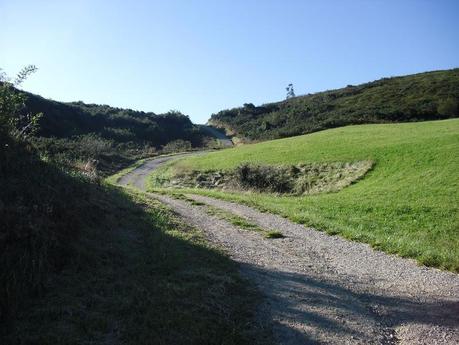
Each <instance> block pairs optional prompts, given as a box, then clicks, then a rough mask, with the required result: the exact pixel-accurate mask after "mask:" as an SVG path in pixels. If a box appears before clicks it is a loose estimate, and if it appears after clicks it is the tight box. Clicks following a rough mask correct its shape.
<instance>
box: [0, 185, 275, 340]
mask: <svg viewBox="0 0 459 345" xmlns="http://www.w3.org/2000/svg"><path fill="white" fill-rule="evenodd" d="M91 198H92V200H90V201H91V203H93V204H94V205H97V214H98V216H99V218H98V219H86V218H85V215H82V217H83V220H82V223H83V228H82V229H81V233H80V235H79V236H78V239H76V240H75V243H73V245H72V246H73V247H74V250H73V251H72V252H69V256H70V255H71V257H69V258H68V264H66V265H65V266H64V267H63V268H62V269H60V270H59V271H57V272H54V273H52V274H50V275H49V276H48V278H47V280H46V283H45V286H44V289H43V293H42V294H41V295H40V296H39V298H37V296H35V297H28V298H25V299H24V303H23V305H22V307H21V309H20V310H19V311H18V314H17V320H16V322H15V323H14V324H12V325H13V326H12V327H11V329H10V330H9V332H8V334H6V335H5V334H4V335H3V336H0V343H2V344H82V343H91V344H108V343H110V344H112V343H122V344H269V343H270V338H271V334H270V328H269V326H268V322H267V320H263V319H262V318H259V317H257V305H258V303H259V301H260V297H259V296H258V294H257V292H256V291H255V289H254V288H253V287H252V286H250V284H248V282H247V281H245V280H243V279H241V278H240V276H239V274H238V267H237V265H235V264H234V263H233V262H232V261H231V260H230V259H229V258H227V257H226V256H224V255H223V254H222V253H221V252H219V251H217V250H215V249H212V248H210V247H209V246H208V245H207V244H206V242H205V241H204V239H203V237H202V235H201V234H200V233H199V232H198V231H197V230H195V229H192V228H189V227H187V226H185V225H183V224H182V223H180V222H179V221H178V220H177V219H175V218H174V216H173V214H172V213H171V212H170V211H169V210H167V209H165V208H164V207H163V206H162V205H161V204H160V203H158V202H157V201H154V200H151V199H148V198H146V197H144V196H142V195H141V194H135V193H132V192H129V193H125V192H123V191H121V190H119V189H116V188H112V187H107V188H100V189H99V190H98V192H97V193H92V194H91ZM90 216H92V215H88V217H90Z"/></svg>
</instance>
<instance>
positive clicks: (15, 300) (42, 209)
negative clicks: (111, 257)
mask: <svg viewBox="0 0 459 345" xmlns="http://www.w3.org/2000/svg"><path fill="white" fill-rule="evenodd" d="M1 139H2V140H1V143H0V144H1V148H0V162H1V165H0V186H1V188H2V191H1V193H0V219H1V227H0V229H1V230H0V267H1V270H0V282H1V284H0V319H1V321H2V322H1V323H4V322H7V321H11V319H12V316H13V315H14V313H15V310H16V309H17V307H18V305H19V304H20V302H21V300H22V299H23V298H24V297H26V296H30V295H32V294H35V295H37V294H40V293H41V292H42V288H43V286H44V284H45V282H46V279H47V277H48V275H49V273H50V272H52V271H54V270H56V269H59V268H61V267H63V266H64V265H65V264H66V263H67V262H68V259H69V258H70V257H71V256H72V250H73V249H72V248H73V241H74V240H75V239H76V238H78V234H79V230H80V227H81V217H85V219H86V221H87V222H88V221H89V222H90V221H91V220H92V219H94V218H96V217H98V216H101V215H100V213H99V212H98V207H97V205H95V204H93V203H92V202H91V199H92V196H93V194H94V193H96V192H97V190H98V189H100V187H98V186H97V185H95V184H92V183H90V182H89V180H86V179H85V178H83V177H82V176H79V177H77V176H74V177H72V176H70V175H68V174H67V173H65V172H64V171H62V170H61V169H60V168H58V167H56V166H53V165H50V164H47V163H45V162H43V161H41V160H40V159H39V157H38V155H37V153H36V152H35V151H34V149H33V148H31V146H30V145H28V144H25V143H20V142H19V143H18V142H17V141H15V140H13V139H11V138H9V137H7V136H3V137H2V138H1ZM5 325H7V324H6V323H5Z"/></svg>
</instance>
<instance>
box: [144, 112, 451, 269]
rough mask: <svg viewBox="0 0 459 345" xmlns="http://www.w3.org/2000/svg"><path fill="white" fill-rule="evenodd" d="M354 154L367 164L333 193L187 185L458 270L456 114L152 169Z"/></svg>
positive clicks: (245, 149) (341, 159) (351, 158)
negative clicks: (357, 179) (357, 178)
mask: <svg viewBox="0 0 459 345" xmlns="http://www.w3.org/2000/svg"><path fill="white" fill-rule="evenodd" d="M357 160H372V161H374V162H375V165H374V168H373V170H372V171H370V172H369V173H368V174H367V175H366V176H365V178H364V179H363V180H361V181H360V182H358V183H356V184H353V185H351V186H349V187H347V188H345V189H343V190H342V191H340V192H337V193H328V194H319V195H312V196H302V197H288V196H276V195H272V194H259V193H230V192H221V191H215V190H202V189H192V190H190V191H192V192H193V193H200V194H205V195H210V196H214V197H219V198H224V199H228V200H233V201H238V202H242V203H246V204H250V205H253V206H256V207H258V208H260V209H262V210H268V211H270V212H274V213H278V214H281V215H284V216H286V217H288V218H290V219H292V220H294V221H296V222H298V223H303V224H306V225H308V226H313V227H315V228H318V229H321V230H324V231H326V232H328V233H331V234H340V235H342V236H344V237H346V238H350V239H353V240H358V241H362V242H367V243H370V244H371V245H372V246H374V247H376V248H378V249H380V250H384V251H386V252H389V253H397V254H399V255H401V256H404V257H412V258H416V259H417V260H418V261H419V262H420V263H422V264H425V265H429V266H436V267H441V268H445V269H449V270H453V271H459V230H458V229H459V217H458V207H459V206H458V205H459V197H458V194H459V193H458V187H459V120H457V119H454V120H445V121H434V122H422V123H405V124H390V125H387V124H384V125H362V126H349V127H344V128H337V129H332V130H327V131H323V132H318V133H314V134H310V135H305V136H299V137H293V138H287V139H281V140H274V141H268V142H263V143H259V144H253V145H246V146H241V147H237V148H233V149H229V150H224V151H220V152H213V153H209V154H207V155H205V156H200V157H190V158H187V159H183V160H179V161H176V162H174V163H172V164H170V165H168V166H167V167H164V168H163V169H160V171H158V172H157V174H165V173H167V174H171V173H173V171H174V170H175V169H176V170H179V171H186V170H190V169H198V170H206V169H231V168H234V167H235V166H237V165H238V164H241V163H243V162H252V163H260V164H297V163H314V162H338V161H339V162H351V161H357ZM153 178H154V177H152V179H153Z"/></svg>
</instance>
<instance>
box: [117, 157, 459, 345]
mask: <svg viewBox="0 0 459 345" xmlns="http://www.w3.org/2000/svg"><path fill="white" fill-rule="evenodd" d="M163 162H164V160H156V161H151V162H147V163H146V164H145V165H144V166H141V167H139V168H137V169H135V170H134V171H132V172H131V173H130V174H128V175H126V176H125V177H124V178H123V179H121V180H120V181H119V182H120V183H121V184H127V183H129V181H132V182H133V184H134V185H135V186H138V187H139V188H140V189H143V182H142V181H143V179H145V177H146V176H147V175H148V173H149V172H151V170H153V169H155V168H156V167H157V166H159V165H160V164H162V163H163ZM152 197H155V198H157V199H159V200H161V201H162V202H164V203H165V204H167V205H169V206H170V207H171V208H173V209H174V210H175V211H176V212H177V213H178V214H179V215H181V216H182V217H183V218H184V220H186V221H187V222H189V223H190V224H192V225H194V226H196V227H198V228H200V229H202V230H203V231H204V232H205V233H206V234H207V236H208V238H209V240H210V241H212V242H213V243H215V244H216V245H218V246H220V247H223V248H225V250H226V251H227V252H228V254H229V255H230V256H231V257H232V258H233V259H234V260H236V261H238V262H239V263H240V264H241V273H242V274H243V275H244V276H246V277H247V278H249V279H251V280H253V281H254V282H255V283H256V284H257V286H258V287H259V289H260V291H261V292H262V294H263V295H264V296H265V299H264V300H265V303H264V305H263V307H262V309H261V310H260V315H261V317H266V316H268V317H270V318H271V319H272V320H273V331H274V334H275V336H276V338H277V339H276V340H277V341H278V343H279V344H315V343H320V344H327V343H328V344H459V276H458V275H457V274H454V273H449V272H443V271H440V270H437V269H431V268H426V267H420V266H418V265H417V264H416V263H415V262H414V261H413V260H406V259H402V258H399V257H396V256H393V255H387V254H385V253H382V252H377V251H374V250H373V249H371V248H370V247H369V246H368V245H365V244H361V243H356V242H351V241H347V240H344V239H342V238H340V237H337V236H328V235H326V234H324V233H322V232H319V231H316V230H314V229H310V228H306V227H304V226H302V225H299V224H294V223H292V222H290V221H288V220H286V219H284V218H281V217H279V216H275V215H271V214H266V213H261V212H259V211H257V210H254V209H252V208H249V207H247V206H242V205H238V204H234V203H229V202H225V201H221V200H215V199H212V198H207V197H203V196H191V197H192V198H194V199H195V200H197V201H200V202H203V203H205V204H209V205H212V206H214V207H218V208H222V209H225V210H227V211H230V212H232V213H234V214H237V215H239V216H241V217H244V218H246V219H248V220H250V221H251V222H254V223H256V224H258V225H259V226H261V227H263V228H265V229H272V230H280V231H281V232H282V233H283V234H284V235H285V236H286V238H284V239H276V240H273V239H266V238H264V237H263V236H261V235H260V234H259V233H255V232H250V231H245V230H242V229H238V228H236V227H234V226H233V225H230V224H228V223H227V222H226V221H223V220H221V219H217V218H215V217H214V216H210V215H209V214H208V213H207V212H205V207H206V206H193V205H191V204H190V203H187V202H186V201H183V200H175V199H172V198H170V197H167V196H163V195H152Z"/></svg>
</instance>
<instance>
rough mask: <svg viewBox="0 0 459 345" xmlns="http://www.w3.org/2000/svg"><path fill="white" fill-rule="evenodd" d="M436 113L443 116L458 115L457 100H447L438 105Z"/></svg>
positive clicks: (458, 106)
mask: <svg viewBox="0 0 459 345" xmlns="http://www.w3.org/2000/svg"><path fill="white" fill-rule="evenodd" d="M437 111H438V113H439V114H441V115H445V116H458V115H459V102H458V100H457V99H454V98H448V99H446V100H443V101H441V102H440V103H439V104H438V108H437Z"/></svg>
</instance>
